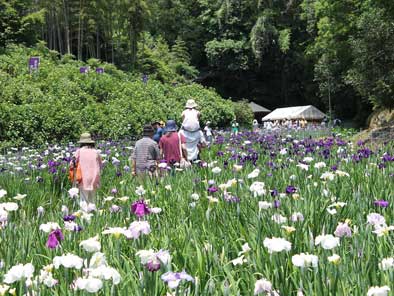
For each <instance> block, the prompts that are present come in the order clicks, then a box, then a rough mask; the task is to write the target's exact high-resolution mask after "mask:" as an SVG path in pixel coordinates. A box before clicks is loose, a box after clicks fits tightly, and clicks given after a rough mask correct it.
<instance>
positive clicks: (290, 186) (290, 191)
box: [286, 185, 297, 194]
mask: <svg viewBox="0 0 394 296" xmlns="http://www.w3.org/2000/svg"><path fill="white" fill-rule="evenodd" d="M296 192H297V188H295V187H294V186H293V185H289V186H287V187H286V193H287V194H292V193H296Z"/></svg>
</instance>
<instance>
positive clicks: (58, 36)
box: [56, 13, 64, 54]
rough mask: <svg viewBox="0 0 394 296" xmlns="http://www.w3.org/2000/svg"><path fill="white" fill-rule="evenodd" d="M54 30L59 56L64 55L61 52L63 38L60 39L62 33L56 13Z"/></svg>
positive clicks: (62, 51)
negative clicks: (55, 31)
mask: <svg viewBox="0 0 394 296" xmlns="http://www.w3.org/2000/svg"><path fill="white" fill-rule="evenodd" d="M56 28H57V41H58V45H59V52H60V53H61V54H63V53H64V50H63V37H62V33H61V30H60V21H59V16H58V15H57V13H56Z"/></svg>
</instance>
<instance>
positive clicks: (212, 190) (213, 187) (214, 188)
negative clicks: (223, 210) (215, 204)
mask: <svg viewBox="0 0 394 296" xmlns="http://www.w3.org/2000/svg"><path fill="white" fill-rule="evenodd" d="M218 190H219V189H218V188H217V187H215V186H211V187H209V188H208V192H209V193H215V192H217V191H218Z"/></svg>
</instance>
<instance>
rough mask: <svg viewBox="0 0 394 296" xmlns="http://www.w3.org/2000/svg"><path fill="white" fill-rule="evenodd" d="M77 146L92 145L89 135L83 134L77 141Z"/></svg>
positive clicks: (92, 141)
mask: <svg viewBox="0 0 394 296" xmlns="http://www.w3.org/2000/svg"><path fill="white" fill-rule="evenodd" d="M78 143H79V144H94V140H93V139H92V137H91V135H90V133H83V134H82V135H81V137H80V138H79V141H78Z"/></svg>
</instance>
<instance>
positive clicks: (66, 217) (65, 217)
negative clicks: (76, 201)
mask: <svg viewBox="0 0 394 296" xmlns="http://www.w3.org/2000/svg"><path fill="white" fill-rule="evenodd" d="M75 218H76V217H75V216H74V215H67V216H64V217H63V221H67V222H70V221H74V220H75Z"/></svg>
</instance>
